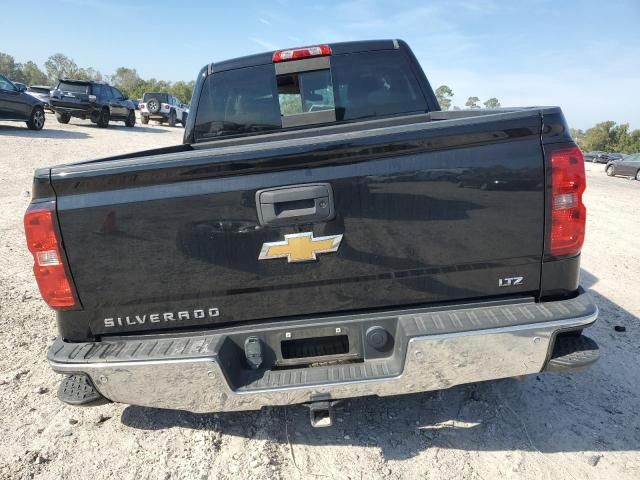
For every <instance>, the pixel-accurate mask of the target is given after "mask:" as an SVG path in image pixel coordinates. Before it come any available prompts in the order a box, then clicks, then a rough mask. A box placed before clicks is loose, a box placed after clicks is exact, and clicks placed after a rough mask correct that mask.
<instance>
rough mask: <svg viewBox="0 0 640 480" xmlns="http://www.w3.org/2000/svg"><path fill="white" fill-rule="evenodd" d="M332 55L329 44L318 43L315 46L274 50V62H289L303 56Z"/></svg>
mask: <svg viewBox="0 0 640 480" xmlns="http://www.w3.org/2000/svg"><path fill="white" fill-rule="evenodd" d="M328 55H331V47H330V46H329V45H316V46H313V47H301V48H291V49H289V50H278V51H276V52H273V57H272V60H273V63H279V62H288V61H290V60H300V59H301V58H311V57H326V56H328Z"/></svg>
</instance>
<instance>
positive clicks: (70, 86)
mask: <svg viewBox="0 0 640 480" xmlns="http://www.w3.org/2000/svg"><path fill="white" fill-rule="evenodd" d="M58 90H62V91H64V92H72V93H89V84H87V83H75V82H60V83H58Z"/></svg>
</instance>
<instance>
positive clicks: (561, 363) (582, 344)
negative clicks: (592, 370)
mask: <svg viewBox="0 0 640 480" xmlns="http://www.w3.org/2000/svg"><path fill="white" fill-rule="evenodd" d="M599 357H600V351H599V349H598V344H597V343H596V342H594V341H593V340H591V339H590V338H589V337H585V336H584V335H558V337H557V338H556V341H555V344H554V346H553V352H552V353H551V358H550V359H549V363H547V368H546V369H545V370H546V371H548V372H568V371H571V370H576V369H581V368H585V367H588V366H590V365H591V364H593V363H595V362H597V361H598V358H599Z"/></svg>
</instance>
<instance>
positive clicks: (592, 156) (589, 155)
mask: <svg viewBox="0 0 640 480" xmlns="http://www.w3.org/2000/svg"><path fill="white" fill-rule="evenodd" d="M603 153H604V152H601V151H599V150H594V151H593V152H584V154H583V157H584V161H585V162H595V161H596V158H597V157H598V156H599V155H602V154H603Z"/></svg>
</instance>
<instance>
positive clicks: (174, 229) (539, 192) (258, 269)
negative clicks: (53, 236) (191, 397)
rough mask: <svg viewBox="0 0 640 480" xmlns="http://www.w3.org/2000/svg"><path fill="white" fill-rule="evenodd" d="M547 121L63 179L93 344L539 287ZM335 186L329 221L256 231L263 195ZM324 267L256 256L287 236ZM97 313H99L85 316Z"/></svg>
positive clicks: (120, 166) (346, 140)
mask: <svg viewBox="0 0 640 480" xmlns="http://www.w3.org/2000/svg"><path fill="white" fill-rule="evenodd" d="M540 125H541V119H540V115H539V113H538V112H536V111H531V110H530V111H526V112H518V113H507V114H496V115H488V116H485V117H482V118H473V119H467V120H466V122H460V121H442V122H431V123H421V124H417V125H405V126H399V127H389V128H383V129H377V130H366V131H363V132H359V133H358V132H355V133H354V132H350V133H346V134H335V135H328V136H322V137H320V136H318V137H313V138H304V139H299V140H295V141H276V142H264V143H261V144H249V145H245V146H242V145H240V146H233V147H221V148H211V149H196V150H194V151H190V152H183V153H174V154H166V155H162V156H157V157H156V156H146V157H137V158H131V159H126V158H125V159H121V160H111V161H104V162H90V163H85V164H78V165H71V166H61V167H57V168H54V169H52V171H51V180H52V184H53V187H54V190H55V192H56V195H57V209H58V211H57V213H58V220H59V224H60V230H61V234H62V240H63V244H64V248H65V251H66V254H67V257H68V261H69V267H70V271H71V274H72V276H73V281H74V283H75V287H76V289H77V293H78V297H79V300H80V302H81V304H82V306H83V311H78V312H68V314H69V315H79V316H82V315H90V318H89V320H90V325H91V329H92V332H93V333H94V334H109V333H120V332H134V331H138V332H140V331H152V330H161V329H170V328H173V329H175V328H185V327H191V328H193V327H196V326H197V327H202V326H213V325H221V324H230V323H234V322H243V321H245V322H246V321H253V320H258V319H270V320H273V319H278V318H290V317H297V316H304V315H310V314H315V315H317V314H324V313H326V314H330V313H334V312H345V311H356V310H362V309H376V308H383V307H390V306H407V305H422V304H430V303H435V302H455V301H460V300H470V299H477V298H488V297H492V296H498V295H500V296H504V295H508V294H521V295H528V294H535V293H537V292H538V290H539V287H540V270H541V262H542V252H543V240H544V212H545V207H544V185H545V174H544V171H545V168H544V157H543V153H542V148H541V144H540V128H541V127H540ZM310 184H314V185H315V184H328V185H329V186H330V189H331V190H332V196H333V205H334V209H335V212H334V214H335V215H334V218H332V219H330V220H328V221H319V222H315V221H308V222H306V221H300V222H293V223H291V222H289V224H286V225H271V226H264V225H261V223H260V219H259V218H258V209H257V205H256V192H257V191H259V190H263V189H268V188H272V187H282V186H297V185H302V186H304V185H310ZM308 232H311V233H312V234H313V237H314V238H317V237H326V236H339V235H342V237H341V242H340V244H339V246H338V249H337V251H336V252H334V253H324V254H319V255H318V256H317V260H315V261H308V262H300V263H295V262H288V261H287V259H286V258H274V259H265V260H259V255H260V253H261V251H262V250H263V245H264V244H265V242H266V243H269V242H282V241H283V240H285V235H290V234H296V233H308ZM85 312H88V313H85Z"/></svg>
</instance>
